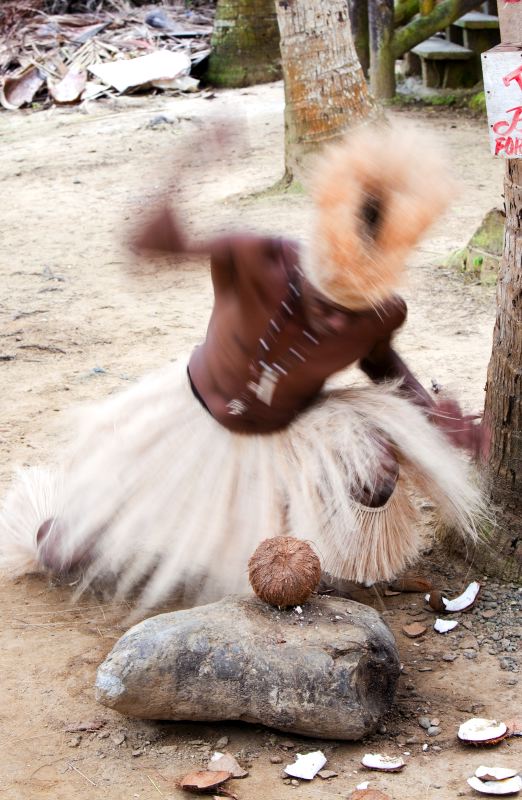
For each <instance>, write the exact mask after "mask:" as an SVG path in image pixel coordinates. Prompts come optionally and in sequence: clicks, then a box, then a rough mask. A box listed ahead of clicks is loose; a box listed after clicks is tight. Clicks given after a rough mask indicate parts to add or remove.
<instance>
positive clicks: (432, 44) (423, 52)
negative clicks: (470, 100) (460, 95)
mask: <svg viewBox="0 0 522 800" xmlns="http://www.w3.org/2000/svg"><path fill="white" fill-rule="evenodd" d="M411 52H412V53H413V54H414V55H415V56H416V57H417V58H418V59H420V62H421V69H422V81H423V83H424V85H425V86H426V87H428V88H431V89H449V88H458V87H469V86H473V85H474V84H475V83H476V82H477V78H476V76H475V70H474V69H473V58H474V53H473V50H469V49H468V48H467V47H462V45H458V44H454V43H453V42H448V41H447V39H441V38H439V37H438V36H432V37H431V38H430V39H426V41H425V42H421V44H418V45H417V46H416V47H413V48H412V50H411Z"/></svg>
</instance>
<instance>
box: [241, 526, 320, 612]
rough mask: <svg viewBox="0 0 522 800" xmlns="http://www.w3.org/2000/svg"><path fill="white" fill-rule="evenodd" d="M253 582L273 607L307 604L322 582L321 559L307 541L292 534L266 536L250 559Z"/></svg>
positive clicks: (249, 569) (249, 566)
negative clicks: (269, 537)
mask: <svg viewBox="0 0 522 800" xmlns="http://www.w3.org/2000/svg"><path fill="white" fill-rule="evenodd" d="M248 576H249V579H250V585H251V586H252V589H253V590H254V592H255V593H256V595H257V596H258V597H259V598H260V599H261V600H264V601H265V603H269V604H270V605H272V606H278V607H280V608H286V607H288V606H298V605H301V603H305V602H306V600H308V598H309V597H310V595H311V594H312V592H313V591H314V590H315V589H316V588H317V586H318V585H319V581H320V579H321V562H320V561H319V558H318V557H317V555H316V554H315V553H314V551H313V550H312V548H311V547H310V545H309V544H308V543H307V542H303V541H301V540H300V539H295V538H294V537H293V536H275V537H273V538H272V539H265V540H264V541H263V542H261V544H260V545H259V546H258V548H257V549H256V551H255V552H254V554H253V556H252V557H251V558H250V561H249V562H248Z"/></svg>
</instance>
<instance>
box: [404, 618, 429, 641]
mask: <svg viewBox="0 0 522 800" xmlns="http://www.w3.org/2000/svg"><path fill="white" fill-rule="evenodd" d="M427 630H428V629H427V627H426V625H421V624H420V622H411V623H410V624H409V625H403V626H402V632H403V633H404V634H405V635H406V636H407V637H408V639H417V638H418V637H419V636H422V635H423V634H424V633H426V631H427Z"/></svg>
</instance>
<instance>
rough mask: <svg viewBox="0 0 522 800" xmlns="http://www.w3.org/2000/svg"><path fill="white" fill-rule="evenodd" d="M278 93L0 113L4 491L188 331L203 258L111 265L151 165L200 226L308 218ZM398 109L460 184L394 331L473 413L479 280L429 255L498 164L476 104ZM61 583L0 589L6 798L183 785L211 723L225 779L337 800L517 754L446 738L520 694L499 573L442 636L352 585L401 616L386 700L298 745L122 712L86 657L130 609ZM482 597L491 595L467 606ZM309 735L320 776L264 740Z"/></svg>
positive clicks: (266, 735)
mask: <svg viewBox="0 0 522 800" xmlns="http://www.w3.org/2000/svg"><path fill="white" fill-rule="evenodd" d="M283 103H284V101H283V89H282V85H281V84H271V85H267V86H262V87H256V88H253V89H248V90H238V91H229V92H223V93H218V94H217V96H216V97H215V98H214V99H207V100H206V99H202V98H199V97H183V98H166V97H141V98H137V97H136V98H123V99H120V100H117V101H107V102H98V103H95V104H93V105H92V106H90V107H88V108H85V109H81V110H77V109H76V110H56V109H53V110H50V111H40V112H28V113H17V114H9V113H3V114H1V115H0V148H1V158H0V178H1V184H2V203H1V206H0V208H1V212H0V215H1V229H2V247H1V250H0V275H1V285H2V287H3V291H2V297H1V300H0V303H1V305H0V314H1V316H0V319H1V327H0V370H1V378H2V385H3V389H2V392H1V397H0V408H1V413H0V450H1V461H0V482H1V488H2V490H4V489H5V488H6V487H7V485H8V482H9V477H10V475H11V472H12V470H13V468H14V467H15V466H16V465H24V464H35V463H45V462H47V461H49V460H52V457H53V452H55V451H56V450H57V448H59V447H60V445H61V444H62V443H63V441H64V439H65V437H66V430H67V423H66V417H67V414H66V413H65V412H66V411H67V410H69V409H71V408H73V407H74V406H76V405H77V404H78V403H80V402H82V401H85V400H90V399H95V398H102V397H105V396H106V395H107V394H108V393H110V392H112V391H117V390H120V389H121V388H124V387H125V386H126V384H127V382H128V381H132V380H134V379H136V378H137V377H139V376H140V375H142V374H143V373H145V372H147V371H149V370H151V369H152V368H155V367H157V366H159V365H161V364H163V363H165V361H167V360H169V359H173V358H175V357H176V356H177V355H178V354H179V353H181V352H182V351H183V350H186V349H187V348H190V347H191V346H192V345H193V344H194V343H196V342H197V341H198V339H199V338H200V337H201V335H202V334H203V332H204V328H205V321H206V318H207V315H208V311H209V308H210V302H211V294H210V281H209V275H208V269H207V266H206V264H205V263H203V262H202V261H201V262H200V261H197V260H192V261H191V262H186V263H185V264H183V265H181V266H179V267H178V268H177V269H176V270H175V271H172V270H170V271H169V270H168V269H166V270H165V271H163V272H159V273H154V274H151V273H150V272H149V273H147V274H145V275H142V276H141V277H130V276H129V272H128V269H127V265H128V264H129V257H128V255H127V254H126V252H125V248H124V247H123V245H122V242H123V239H124V230H125V227H126V226H128V225H129V224H130V221H131V220H132V219H135V218H136V215H137V214H138V213H141V212H142V211H143V210H144V208H145V207H146V204H147V201H148V200H150V198H152V197H154V196H155V195H156V194H157V193H158V192H161V191H164V190H165V178H166V176H172V180H173V185H174V186H175V187H177V188H174V189H173V194H174V195H176V193H177V190H178V188H179V186H180V185H182V186H184V187H185V188H184V191H183V197H181V196H177V199H176V202H177V203H178V204H180V205H181V206H183V208H184V209H185V210H186V214H187V217H188V218H189V219H190V220H191V227H192V229H193V230H194V232H195V233H197V232H206V233H208V232H209V231H214V230H217V229H219V228H220V227H223V226H227V225H231V224H240V225H241V226H242V227H243V226H246V225H248V226H251V227H252V228H255V229H257V230H262V231H272V232H277V231H286V232H289V233H292V234H294V235H296V236H299V237H305V236H306V223H305V209H306V207H307V201H306V198H305V197H304V195H302V194H299V193H291V194H286V195H283V194H280V193H275V192H266V191H264V190H267V189H269V188H270V187H271V186H272V185H273V184H274V183H275V182H276V181H277V179H278V178H280V177H281V174H282V170H283ZM394 113H395V114H397V115H400V116H401V117H403V118H404V117H409V118H410V117H411V118H413V119H414V120H415V122H416V123H417V124H418V125H419V126H432V127H434V128H435V129H436V130H437V131H439V133H441V134H442V135H443V137H444V139H445V141H446V143H447V146H448V152H449V157H450V158H451V161H452V163H453V167H454V171H455V174H456V176H457V178H458V182H459V184H460V186H461V187H462V192H461V194H460V196H459V197H458V198H457V199H456V202H455V206H454V208H453V209H452V211H451V213H449V214H447V216H446V217H445V219H444V220H443V221H442V222H441V223H439V224H438V225H437V227H436V228H435V229H434V230H433V231H432V232H431V235H430V237H429V239H427V240H426V241H425V242H424V244H423V246H422V247H421V248H420V249H419V251H418V252H417V254H416V255H415V256H414V258H413V259H412V270H411V280H410V283H409V285H408V287H407V289H406V292H405V294H406V297H407V299H408V302H409V308H410V313H409V321H408V324H407V326H406V329H405V331H404V332H403V333H402V334H401V336H400V338H399V343H398V344H399V349H400V351H401V353H402V354H403V355H404V356H405V357H406V358H407V360H408V361H409V363H410V364H411V366H412V368H413V369H414V371H415V372H416V373H417V374H418V376H419V377H420V379H421V381H422V382H423V383H424V384H425V385H427V386H429V385H430V381H431V379H432V378H434V379H436V380H437V381H438V382H439V383H440V384H442V385H443V387H444V390H445V391H449V392H452V393H454V394H455V395H456V396H457V397H459V398H460V400H461V401H462V403H463V405H464V406H465V407H466V408H468V409H470V410H478V409H480V408H481V406H482V403H483V388H484V383H485V376H486V367H487V363H488V358H489V353H490V347H491V335H492V329H493V323H494V291H493V290H492V289H490V288H484V287H482V286H478V285H469V284H466V285H465V284H464V283H462V281H461V279H460V278H459V277H458V276H456V275H454V274H451V273H450V272H449V271H448V270H447V269H445V268H444V267H442V266H441V263H442V258H443V256H444V255H445V254H447V253H448V252H449V251H451V250H452V249H455V248H457V247H461V246H462V245H463V244H465V243H466V241H467V239H468V238H469V236H470V235H471V233H472V232H473V230H474V229H475V227H476V226H477V224H478V223H479V222H480V220H481V218H482V216H483V214H484V213H485V212H486V211H487V210H488V209H490V208H491V207H492V206H494V205H495V204H497V203H499V202H500V201H501V192H502V172H503V169H502V164H501V163H498V162H494V160H493V159H492V158H490V156H489V153H488V144H487V135H486V134H487V131H486V125H485V122H484V121H483V120H481V119H480V120H477V119H473V118H469V117H467V116H466V115H462V114H456V113H450V112H448V111H442V110H440V109H436V110H424V111H411V110H409V111H407V112H400V111H398V112H394ZM211 117H214V118H217V117H225V118H227V119H234V120H239V122H240V123H241V124H240V126H239V128H238V131H236V132H232V133H231V136H230V141H229V142H228V143H227V145H226V150H225V151H224V152H222V153H219V154H217V153H215V152H213V151H210V152H209V151H208V149H205V148H204V149H198V148H196V147H188V148H187V147H186V146H185V148H183V143H184V142H185V143H186V142H187V141H188V140H189V137H191V139H190V140H191V141H192V137H194V136H195V135H196V134H197V132H198V131H199V130H200V129H201V127H202V124H203V122H204V121H205V120H208V119H209V118H211ZM240 131H242V133H240ZM176 161H177V163H176ZM180 161H181V162H182V163H180ZM419 569H421V570H422V571H423V572H424V573H425V574H427V575H429V576H430V577H431V578H432V579H433V580H434V581H435V583H436V585H437V586H440V587H441V588H447V589H448V590H450V591H457V590H459V589H460V588H463V587H464V585H465V584H466V582H467V581H468V580H471V579H472V578H475V577H477V578H479V579H481V577H482V576H480V575H477V574H476V573H475V572H474V570H473V567H468V566H466V565H462V564H459V563H451V564H448V562H447V559H446V560H445V559H444V557H443V556H442V555H441V554H440V553H439V552H438V550H437V548H436V547H435V548H432V547H431V546H430V545H428V547H427V551H426V554H425V556H424V558H423V562H422V564H420V565H419ZM70 597H71V589H70V588H69V587H67V586H65V587H63V586H62V587H56V586H53V585H51V584H50V582H49V581H48V580H47V579H45V578H41V577H34V576H33V577H28V578H23V579H19V580H18V581H16V583H14V584H9V585H8V584H4V585H2V586H0V603H1V608H2V613H1V619H0V671H1V672H0V674H1V680H0V747H1V760H0V763H1V767H0V797H2V798H3V797H5V798H23V799H24V800H25V799H27V800H29V799H31V800H32V799H33V798H35V800H36V799H37V798H53V800H62V798H63V799H64V800H65V798H67V800H69V798H70V797H72V796H74V797H75V798H79V799H81V798H110V800H123V799H124V798H125V800H127V799H128V798H142V799H143V800H149V798H150V800H154V798H157V797H158V796H163V797H171V798H181V797H182V796H184V794H183V793H182V792H181V791H179V790H178V789H176V787H175V779H176V778H177V777H178V776H179V775H182V774H184V773H185V772H188V771H189V770H190V769H192V768H193V767H194V766H195V765H198V766H199V765H200V764H204V763H205V762H206V760H207V759H208V755H209V753H210V752H212V749H213V748H214V746H215V744H216V741H217V740H218V739H219V738H221V737H223V736H227V737H228V738H229V744H228V749H229V750H230V751H231V752H233V753H235V754H239V756H240V758H241V759H242V763H244V764H248V765H250V767H249V768H250V775H249V777H247V778H245V779H244V780H242V781H239V780H238V781H234V782H233V783H232V786H233V787H234V791H237V794H238V796H239V797H240V798H241V800H248V799H249V798H250V799H252V798H253V799H255V800H261V799H262V800H281V799H283V798H286V797H294V798H307V800H321V799H322V798H324V799H325V800H326V798H334V797H341V798H346V797H348V795H349V793H350V791H351V790H352V789H353V788H355V786H356V785H357V784H358V783H360V782H361V781H363V780H370V786H371V787H373V788H381V789H383V790H385V791H386V792H387V793H388V794H389V795H390V797H391V798H394V800H399V798H401V800H404V799H405V798H411V800H413V798H415V800H424V798H432V797H436V798H441V799H444V800H450V798H455V797H459V796H464V797H468V796H469V797H471V796H472V795H473V792H472V790H471V789H469V787H468V786H467V785H466V778H467V777H469V776H470V775H471V774H472V773H473V771H474V769H475V768H476V767H477V766H478V765H479V764H481V763H486V764H487V765H490V766H492V765H500V766H517V767H518V766H519V765H520V757H521V749H522V740H521V739H514V738H513V739H510V740H506V741H504V742H503V743H501V744H500V745H499V746H498V747H497V748H495V749H494V750H488V751H487V752H486V753H485V752H483V751H482V750H481V749H473V750H469V749H466V748H464V747H463V746H461V745H459V744H458V743H457V741H456V731H457V727H458V725H459V724H460V722H462V721H463V720H464V719H466V718H468V717H471V716H477V715H478V716H492V717H497V718H499V719H504V718H506V717H511V716H512V715H513V712H514V710H515V709H516V705H517V702H518V705H519V708H520V688H519V684H518V683H517V681H518V677H519V672H518V669H519V666H518V663H517V655H516V652H515V649H516V644H517V641H518V640H519V638H520V627H517V625H518V626H519V622H517V617H516V613H517V610H518V609H519V605H518V604H519V603H520V600H521V594H520V592H519V590H518V589H517V588H516V587H515V586H513V585H511V586H506V587H500V586H497V585H496V584H490V585H489V586H487V587H486V588H485V591H484V592H483V595H482V598H483V599H482V600H480V601H479V603H478V605H477V607H476V608H475V609H474V610H473V611H472V612H471V613H469V614H467V615H466V616H465V618H464V617H463V618H462V619H463V625H461V626H459V628H458V629H457V631H459V632H458V633H457V632H456V633H452V634H448V635H447V636H446V637H442V636H439V635H437V634H436V633H435V632H433V631H432V630H431V622H432V620H433V616H432V615H431V614H430V613H429V612H426V611H425V610H424V604H423V597H422V594H400V595H398V596H394V597H386V598H384V600H383V601H379V600H378V599H377V598H376V597H375V595H373V594H371V593H370V594H367V595H366V596H364V597H363V596H362V595H361V599H363V600H364V601H365V602H370V603H371V604H372V605H375V606H376V607H377V608H381V609H382V608H383V607H384V606H385V607H386V611H385V616H386V619H387V621H388V622H389V624H390V625H391V627H392V629H393V631H394V633H395V634H396V638H397V643H398V646H399V649H400V653H401V659H402V661H403V664H404V676H403V677H402V678H401V681H400V686H399V692H398V697H397V702H396V706H395V709H394V711H393V713H392V714H391V715H390V717H389V719H387V720H385V721H384V723H383V724H384V727H383V728H381V732H380V733H379V734H377V735H375V736H374V737H373V738H372V739H371V740H369V741H366V742H363V743H355V744H350V743H348V744H347V743H340V742H320V741H310V740H305V739H303V738H301V737H291V738H292V741H293V742H294V743H295V747H293V748H289V749H287V750H286V751H284V750H283V749H282V747H281V743H282V742H285V741H287V740H288V739H289V737H288V736H286V735H280V734H278V733H277V732H273V731H269V730H264V729H256V728H255V727H251V726H247V725H240V724H235V723H224V724H219V725H218V724H212V725H210V724H209V725H205V724H160V725H157V724H155V723H143V722H133V721H130V720H127V719H124V718H121V717H120V716H118V715H117V714H116V713H112V712H108V711H107V710H105V709H104V708H102V707H100V706H97V704H96V703H95V700H94V696H93V682H94V675H95V671H96V667H97V665H98V664H99V663H100V662H101V661H102V660H103V658H104V657H105V655H106V654H107V653H108V651H109V650H110V648H111V646H112V645H113V643H114V641H115V640H116V639H117V638H118V637H119V636H120V635H121V632H122V619H123V617H124V614H125V611H126V609H125V608H122V607H114V606H111V605H109V604H107V603H105V602H102V601H101V600H99V599H97V598H95V597H86V598H84V600H83V601H82V602H81V603H80V604H79V605H77V606H71V605H70ZM382 603H383V604H384V605H382ZM487 610H489V611H490V612H492V613H490V614H489V615H486V616H484V614H485V611H487ZM412 620H416V621H418V620H425V621H426V623H427V624H428V626H429V629H428V632H427V633H426V634H425V636H424V637H423V638H422V639H420V640H409V639H407V638H406V637H405V636H404V634H403V633H401V628H402V626H403V625H404V624H405V623H407V622H411V621H412ZM470 637H471V641H470ZM473 640H474V641H473ZM506 642H507V644H506ZM444 655H446V656H447V657H449V658H451V657H452V655H456V656H457V657H456V659H455V660H454V661H450V660H444V658H443V657H444ZM423 715H424V716H425V715H428V716H429V717H430V718H434V717H437V718H438V719H440V728H441V732H440V734H439V735H438V736H436V737H428V736H427V734H426V732H425V731H424V730H423V729H422V728H421V727H420V726H419V724H418V717H420V716H423ZM94 719H98V720H104V721H105V724H104V727H103V728H101V729H100V730H99V731H97V732H91V733H77V732H68V731H67V730H66V729H67V727H68V726H71V725H73V726H74V725H75V724H76V723H79V722H85V721H92V720H94ZM425 744H427V745H428V747H427V749H426V748H424V749H423V745H425ZM317 748H321V749H322V750H323V751H324V752H325V754H326V755H327V757H328V765H327V767H328V768H329V769H332V770H335V772H337V773H338V776H337V777H335V778H332V779H330V780H328V781H323V780H321V779H319V778H316V779H315V781H314V782H313V783H312V784H307V783H305V784H301V785H300V786H297V787H295V786H292V785H287V784H285V783H283V780H282V778H281V766H278V765H277V764H273V763H270V756H274V755H275V754H277V753H279V754H281V755H282V758H283V766H284V764H286V763H289V762H291V761H292V760H293V758H292V753H293V752H294V753H295V752H307V751H308V750H310V749H317ZM373 751H380V752H385V753H404V752H406V753H408V755H407V756H405V758H406V759H407V761H408V764H407V766H406V768H405V770H404V771H403V772H402V773H400V774H394V775H388V776H386V775H380V774H377V773H371V774H368V773H367V772H366V771H365V770H364V769H363V768H362V767H360V765H359V761H360V758H361V756H362V754H364V753H365V752H373Z"/></svg>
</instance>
